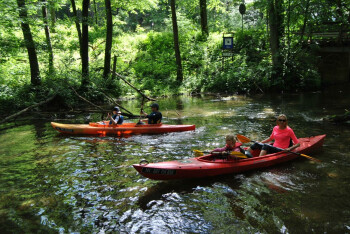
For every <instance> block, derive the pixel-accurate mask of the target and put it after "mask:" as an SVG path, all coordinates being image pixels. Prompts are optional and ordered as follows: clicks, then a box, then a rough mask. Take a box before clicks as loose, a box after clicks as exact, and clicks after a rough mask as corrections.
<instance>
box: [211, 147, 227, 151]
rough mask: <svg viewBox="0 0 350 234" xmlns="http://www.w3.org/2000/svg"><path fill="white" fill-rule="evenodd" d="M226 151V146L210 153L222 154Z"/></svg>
mask: <svg viewBox="0 0 350 234" xmlns="http://www.w3.org/2000/svg"><path fill="white" fill-rule="evenodd" d="M224 151H226V146H225V147H223V148H216V149H213V150H212V151H211V152H224Z"/></svg>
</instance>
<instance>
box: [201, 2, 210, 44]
mask: <svg viewBox="0 0 350 234" xmlns="http://www.w3.org/2000/svg"><path fill="white" fill-rule="evenodd" d="M199 8H200V15H201V27H202V34H203V35H205V36H206V37H207V36H209V29H208V20H207V0H199Z"/></svg>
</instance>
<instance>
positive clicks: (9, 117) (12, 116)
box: [0, 94, 56, 124]
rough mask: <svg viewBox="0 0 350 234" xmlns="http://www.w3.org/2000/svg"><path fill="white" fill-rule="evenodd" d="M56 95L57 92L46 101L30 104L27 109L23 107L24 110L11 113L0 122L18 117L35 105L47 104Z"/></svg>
mask: <svg viewBox="0 0 350 234" xmlns="http://www.w3.org/2000/svg"><path fill="white" fill-rule="evenodd" d="M55 97H56V94H55V95H53V96H51V97H50V98H48V99H46V100H45V101H42V102H39V103H37V104H34V105H31V106H29V107H27V108H25V109H23V110H21V111H19V112H17V113H16V114H13V115H10V116H8V117H6V118H4V119H3V120H1V121H0V124H2V123H5V122H7V121H9V120H10V119H13V118H15V117H17V116H19V115H21V114H23V113H25V112H27V111H29V110H31V109H33V108H35V107H38V106H41V105H43V104H45V103H48V102H50V101H51V100H52V99H54V98H55Z"/></svg>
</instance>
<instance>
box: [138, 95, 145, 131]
mask: <svg viewBox="0 0 350 234" xmlns="http://www.w3.org/2000/svg"><path fill="white" fill-rule="evenodd" d="M144 101H145V97H142V101H141V110H140V119H139V122H137V124H136V125H142V124H144V123H143V122H142V121H141V119H142V111H143V103H144Z"/></svg>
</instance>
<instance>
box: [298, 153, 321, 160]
mask: <svg viewBox="0 0 350 234" xmlns="http://www.w3.org/2000/svg"><path fill="white" fill-rule="evenodd" d="M300 156H302V157H305V158H308V159H310V160H312V161H315V162H321V160H319V159H317V158H313V157H311V156H309V155H306V154H300Z"/></svg>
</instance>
